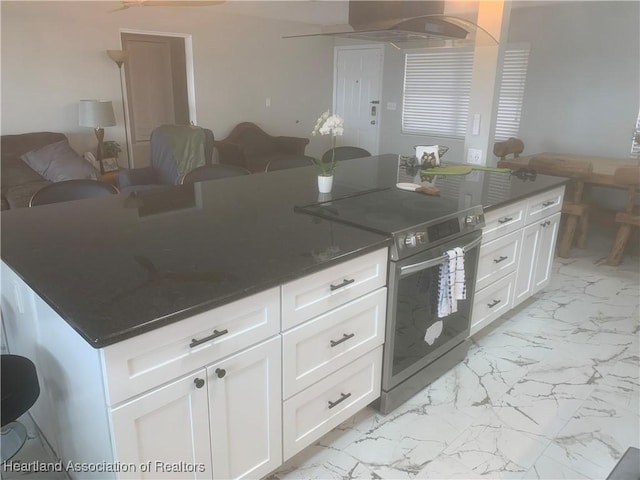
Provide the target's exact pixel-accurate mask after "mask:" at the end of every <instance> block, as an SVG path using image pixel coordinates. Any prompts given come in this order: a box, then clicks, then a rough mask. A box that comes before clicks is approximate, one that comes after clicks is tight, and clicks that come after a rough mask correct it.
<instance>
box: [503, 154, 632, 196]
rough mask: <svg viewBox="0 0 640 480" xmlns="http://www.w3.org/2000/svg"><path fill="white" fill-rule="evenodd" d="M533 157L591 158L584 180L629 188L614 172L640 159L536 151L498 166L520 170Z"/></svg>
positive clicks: (596, 183) (559, 158)
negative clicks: (589, 170)
mask: <svg viewBox="0 0 640 480" xmlns="http://www.w3.org/2000/svg"><path fill="white" fill-rule="evenodd" d="M533 157H545V158H550V159H558V160H562V161H568V162H571V161H572V160H591V164H592V165H593V172H592V173H591V175H590V176H589V177H588V178H585V179H584V182H585V183H587V184H590V185H599V186H604V187H616V188H627V186H626V185H624V186H623V185H618V184H616V182H615V178H614V173H615V171H616V168H618V167H622V166H633V165H638V160H636V159H633V158H611V157H592V156H587V155H572V154H565V153H548V152H544V153H536V154H534V155H527V156H522V157H517V158H508V159H504V160H500V161H498V167H501V168H509V169H511V170H519V169H521V168H527V167H528V165H529V160H531V159H532V158H533Z"/></svg>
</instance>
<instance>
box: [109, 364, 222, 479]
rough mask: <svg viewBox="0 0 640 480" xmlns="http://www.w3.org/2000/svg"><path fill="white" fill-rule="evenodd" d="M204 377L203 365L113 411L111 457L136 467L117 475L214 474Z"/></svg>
mask: <svg viewBox="0 0 640 480" xmlns="http://www.w3.org/2000/svg"><path fill="white" fill-rule="evenodd" d="M205 379H206V371H205V370H204V369H202V370H200V371H198V372H195V373H193V374H191V375H188V376H186V377H183V378H181V379H179V380H176V381H175V382H172V383H170V384H168V385H165V386H164V387H161V388H158V389H156V390H153V391H151V392H149V393H147V394H146V395H143V396H141V397H138V398H136V399H135V400H133V401H131V402H127V403H125V404H123V405H121V406H119V407H118V408H115V409H113V410H112V411H111V423H112V427H113V446H114V450H115V457H116V458H117V459H118V461H119V462H120V463H122V464H131V465H133V466H134V467H136V468H134V469H133V470H131V471H129V472H122V473H120V478H132V479H146V478H149V479H156V478H166V479H179V478H192V479H196V478H197V479H205V478H212V466H211V442H210V440H209V423H208V421H207V420H208V415H209V409H208V406H207V389H206V388H204V386H205V383H206V380H205ZM196 380H198V385H201V387H200V388H198V386H197V385H196ZM148 462H150V463H148ZM143 464H145V465H147V464H148V465H150V467H151V468H150V469H149V470H148V471H146V472H145V471H143V469H142V465H143ZM173 464H175V465H183V464H184V465H188V466H189V467H185V468H182V470H185V471H173V470H174V469H173V468H172V465H173ZM186 470H194V471H186Z"/></svg>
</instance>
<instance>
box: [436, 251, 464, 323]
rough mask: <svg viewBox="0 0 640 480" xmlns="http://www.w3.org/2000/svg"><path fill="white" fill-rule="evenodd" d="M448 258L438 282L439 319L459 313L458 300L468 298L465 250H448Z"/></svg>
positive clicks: (442, 266) (443, 264)
mask: <svg viewBox="0 0 640 480" xmlns="http://www.w3.org/2000/svg"><path fill="white" fill-rule="evenodd" d="M445 255H446V258H445V260H444V262H443V263H442V265H440V278H439V281H438V318H444V317H447V316H449V315H451V314H452V313H456V312H457V311H458V300H464V299H465V298H466V296H467V288H466V282H465V274H464V249H463V248H461V247H456V248H453V249H451V250H447V252H446V253H445Z"/></svg>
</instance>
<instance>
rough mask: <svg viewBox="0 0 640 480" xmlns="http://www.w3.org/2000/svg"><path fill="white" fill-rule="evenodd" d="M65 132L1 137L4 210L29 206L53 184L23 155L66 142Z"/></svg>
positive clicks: (1, 187)
mask: <svg viewBox="0 0 640 480" xmlns="http://www.w3.org/2000/svg"><path fill="white" fill-rule="evenodd" d="M66 138H67V137H66V136H65V135H64V134H63V133H54V132H34V133H23V134H19V135H2V137H0V153H1V158H0V180H1V186H0V194H1V196H2V210H7V209H9V208H19V207H27V206H29V200H30V199H31V196H32V195H33V194H34V193H36V192H37V191H38V190H40V189H41V188H42V187H44V186H45V185H48V184H49V183H51V182H49V181H48V180H46V179H45V178H44V177H42V176H41V175H40V174H38V173H37V172H36V171H35V170H33V169H32V168H30V167H29V166H28V165H27V164H26V163H25V162H23V161H22V160H21V159H20V156H21V155H23V154H25V153H27V152H29V151H31V150H36V149H39V148H42V147H44V146H46V145H49V144H51V143H55V142H59V141H61V140H65V139H66Z"/></svg>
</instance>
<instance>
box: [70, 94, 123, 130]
mask: <svg viewBox="0 0 640 480" xmlns="http://www.w3.org/2000/svg"><path fill="white" fill-rule="evenodd" d="M78 123H79V125H80V126H81V127H93V128H102V127H112V126H114V125H115V124H116V117H115V115H114V113H113V104H112V103H111V102H110V101H104V100H80V106H79V108H78Z"/></svg>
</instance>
